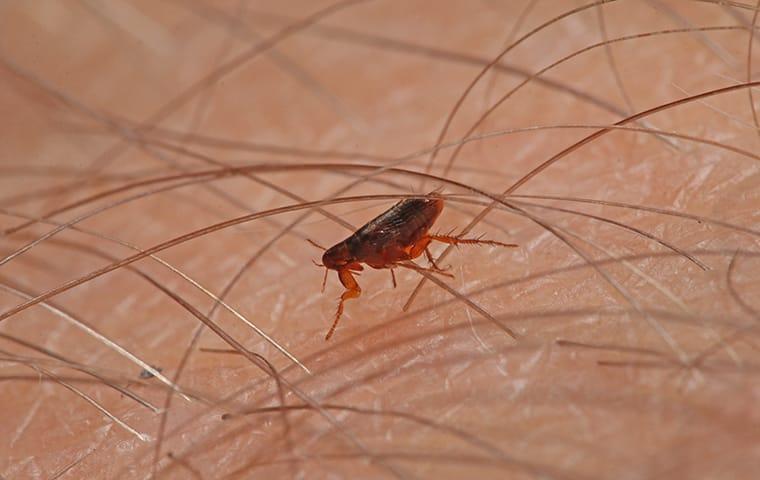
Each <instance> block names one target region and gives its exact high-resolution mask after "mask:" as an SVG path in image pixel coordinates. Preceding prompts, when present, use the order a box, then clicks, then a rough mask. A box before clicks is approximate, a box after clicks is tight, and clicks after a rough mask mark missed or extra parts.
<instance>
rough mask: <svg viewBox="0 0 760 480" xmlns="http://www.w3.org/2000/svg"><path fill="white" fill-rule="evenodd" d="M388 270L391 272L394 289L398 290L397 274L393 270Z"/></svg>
mask: <svg viewBox="0 0 760 480" xmlns="http://www.w3.org/2000/svg"><path fill="white" fill-rule="evenodd" d="M388 270H390V271H391V280H393V288H396V274H395V273H393V268H389V269H388Z"/></svg>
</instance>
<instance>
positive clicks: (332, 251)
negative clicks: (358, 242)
mask: <svg viewBox="0 0 760 480" xmlns="http://www.w3.org/2000/svg"><path fill="white" fill-rule="evenodd" d="M353 261H354V259H353V258H352V256H351V253H349V251H348V245H347V244H346V242H340V243H339V244H337V245H334V246H332V247H330V248H328V249H327V250H325V254H324V255H322V264H323V265H324V266H325V267H327V268H331V269H333V270H340V269H341V268H343V267H345V266H346V265H348V264H349V263H352V262H353Z"/></svg>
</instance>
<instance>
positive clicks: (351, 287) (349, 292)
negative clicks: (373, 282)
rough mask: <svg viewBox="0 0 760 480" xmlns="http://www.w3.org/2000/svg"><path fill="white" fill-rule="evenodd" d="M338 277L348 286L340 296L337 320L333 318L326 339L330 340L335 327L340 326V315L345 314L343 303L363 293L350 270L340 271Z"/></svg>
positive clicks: (336, 313)
mask: <svg viewBox="0 0 760 480" xmlns="http://www.w3.org/2000/svg"><path fill="white" fill-rule="evenodd" d="M338 278H339V279H340V283H342V284H343V286H344V287H346V291H345V292H343V294H342V295H341V296H340V303H338V311H337V312H335V320H333V324H332V326H331V327H330V330H329V331H328V332H327V335H326V336H325V340H330V337H332V336H333V333H335V327H337V326H338V320H340V316H341V315H342V314H343V303H344V302H345V301H346V300H349V299H351V298H358V297H359V296H360V295H361V294H362V289H361V288H360V287H359V284H358V283H356V279H355V278H354V276H353V275H351V271H350V270H340V271H338Z"/></svg>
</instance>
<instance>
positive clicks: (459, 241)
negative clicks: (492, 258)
mask: <svg viewBox="0 0 760 480" xmlns="http://www.w3.org/2000/svg"><path fill="white" fill-rule="evenodd" d="M428 238H430V240H435V241H437V242H442V243H448V244H450V245H492V246H495V247H508V248H514V247H517V244H514V243H502V242H497V241H496V240H483V238H482V237H478V238H462V237H457V236H452V235H428Z"/></svg>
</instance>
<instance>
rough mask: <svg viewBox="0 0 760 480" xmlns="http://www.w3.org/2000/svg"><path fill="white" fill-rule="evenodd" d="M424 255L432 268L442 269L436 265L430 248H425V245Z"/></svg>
mask: <svg viewBox="0 0 760 480" xmlns="http://www.w3.org/2000/svg"><path fill="white" fill-rule="evenodd" d="M425 256H426V257H427V259H428V262H430V265H432V266H433V268H435V269H436V270H439V271H441V272H443V271H444V270H443V269H442V268H441V267H439V266H438V264H437V263H435V259H434V258H433V254H432V253H430V249H429V248H427V247H425Z"/></svg>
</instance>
